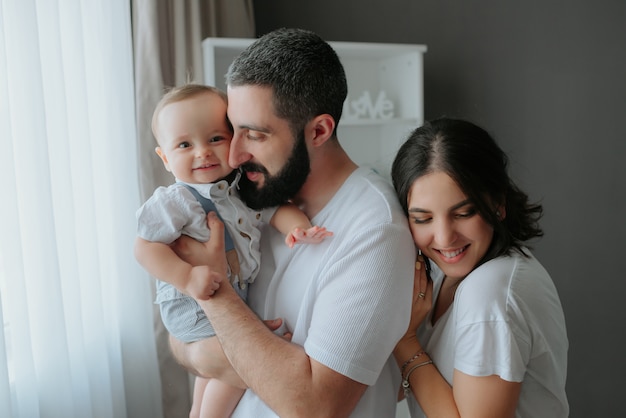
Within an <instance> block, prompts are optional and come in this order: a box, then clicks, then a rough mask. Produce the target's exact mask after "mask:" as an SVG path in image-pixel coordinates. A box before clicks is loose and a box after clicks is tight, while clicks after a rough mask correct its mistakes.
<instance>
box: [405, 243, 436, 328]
mask: <svg viewBox="0 0 626 418" xmlns="http://www.w3.org/2000/svg"><path fill="white" fill-rule="evenodd" d="M432 306H433V283H432V282H431V281H430V280H429V279H428V276H427V274H426V265H425V260H424V258H423V257H422V256H421V255H419V256H418V257H417V261H416V262H415V276H414V281H413V304H412V308H411V321H410V323H409V328H408V329H407V332H406V334H405V336H404V337H403V339H404V338H410V339H415V338H416V336H415V333H416V331H417V328H418V327H419V326H420V325H421V324H422V322H424V320H425V319H426V317H427V316H428V312H430V310H431V309H432Z"/></svg>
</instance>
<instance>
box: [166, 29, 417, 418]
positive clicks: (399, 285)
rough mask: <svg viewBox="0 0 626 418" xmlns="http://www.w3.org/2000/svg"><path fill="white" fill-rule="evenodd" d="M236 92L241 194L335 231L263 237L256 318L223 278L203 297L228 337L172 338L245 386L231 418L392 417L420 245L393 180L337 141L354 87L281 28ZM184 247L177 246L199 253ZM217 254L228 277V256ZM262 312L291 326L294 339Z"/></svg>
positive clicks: (248, 53)
mask: <svg viewBox="0 0 626 418" xmlns="http://www.w3.org/2000/svg"><path fill="white" fill-rule="evenodd" d="M227 85H228V88H227V90H228V101H229V105H228V116H229V119H230V121H231V123H232V125H233V128H234V136H233V140H232V143H231V150H230V154H229V164H230V165H231V166H233V167H240V168H241V170H242V171H243V173H244V175H243V178H244V179H247V180H248V181H247V183H245V182H244V184H243V185H242V186H241V190H240V192H241V196H242V198H243V199H244V200H245V201H246V203H248V204H249V205H250V206H252V207H255V208H260V207H267V206H272V205H276V204H280V203H283V202H285V201H286V200H291V201H292V202H294V203H295V204H296V205H298V206H299V207H300V208H301V209H302V210H303V211H304V212H305V213H306V214H307V215H308V216H309V218H310V219H311V220H312V222H313V224H317V225H324V226H325V227H326V228H328V230H329V231H332V232H333V233H334V236H333V237H332V238H328V239H326V241H324V242H323V243H322V244H319V245H314V246H313V245H309V246H300V247H298V248H295V249H289V248H287V247H286V246H285V245H284V243H283V238H282V237H281V236H280V235H279V234H276V233H274V232H273V231H272V230H271V228H265V229H264V230H263V231H262V243H261V253H262V261H261V271H260V273H259V275H258V277H257V279H256V281H255V283H254V284H253V285H252V286H251V287H250V292H249V304H250V308H251V309H252V310H251V309H250V308H248V306H246V304H245V303H244V302H243V301H242V300H241V299H240V298H239V297H238V296H237V295H236V293H235V292H234V291H233V289H232V288H231V287H230V286H228V285H227V284H225V283H227V280H226V279H225V278H224V280H223V281H222V283H224V284H222V285H221V286H220V288H219V290H217V292H216V293H215V294H212V292H213V289H207V293H206V294H205V295H204V296H203V297H202V298H201V299H204V300H200V301H199V302H200V303H201V305H202V307H203V309H204V310H205V312H206V313H207V316H208V317H209V319H210V321H211V323H212V324H213V326H214V328H215V330H216V334H217V340H219V341H216V338H211V339H209V340H208V341H203V342H201V343H192V344H187V345H183V344H181V343H177V342H175V341H174V342H173V346H172V348H173V350H174V353H175V355H176V357H177V358H178V359H179V361H180V362H181V363H182V364H184V365H185V366H186V367H187V368H189V369H190V370H192V371H194V372H195V373H198V374H201V375H205V376H208V377H214V378H218V379H221V380H224V381H227V382H229V383H231V384H235V385H239V386H241V387H248V388H249V390H248V391H246V393H245V395H244V396H243V398H242V399H241V401H240V402H239V405H238V407H237V409H236V410H235V412H234V414H233V416H234V417H252V416H254V417H275V416H281V417H286V416H309V415H314V416H329V417H341V416H353V417H372V418H374V417H376V418H379V417H392V416H394V415H395V406H396V400H397V395H398V390H399V385H400V381H401V377H400V372H399V370H398V367H397V365H395V364H394V361H393V358H391V357H390V354H391V352H392V350H393V348H394V346H395V344H396V342H397V341H398V340H399V339H400V337H401V336H402V335H403V334H404V332H405V331H406V329H407V326H408V321H409V313H410V311H411V297H412V289H413V275H414V267H413V266H414V263H415V247H414V244H413V241H412V238H411V236H410V233H409V230H408V228H407V223H406V218H405V217H404V215H403V213H402V210H401V209H400V205H399V204H398V202H397V200H396V197H395V194H394V192H393V190H392V189H391V187H390V185H389V184H387V183H386V182H385V181H384V180H383V179H382V178H381V177H379V176H378V175H377V174H375V173H374V172H372V171H371V170H367V169H363V168H358V167H357V165H356V164H355V163H354V162H352V161H351V160H350V158H349V157H348V155H347V154H346V152H345V151H344V150H343V149H342V148H341V146H340V144H339V142H338V139H337V123H338V121H339V119H340V117H341V111H342V106H343V102H344V100H345V98H346V95H347V85H346V79H345V73H344V70H343V66H342V65H341V63H340V61H339V59H338V57H337V54H336V53H335V51H333V49H332V48H331V47H330V45H329V44H328V43H326V42H324V41H323V40H322V39H321V38H320V37H319V36H317V35H315V34H314V33H312V32H308V31H304V30H297V29H280V30H277V31H274V32H271V33H269V34H267V35H265V36H263V37H262V38H260V39H258V40H257V41H256V42H254V43H253V44H252V45H251V46H250V47H249V48H247V49H246V50H245V51H244V52H242V53H241V55H240V56H239V57H238V58H236V59H235V61H234V62H233V64H232V65H231V67H230V69H229V71H228V74H227ZM209 226H210V227H211V228H212V237H211V240H210V241H209V243H208V244H206V247H207V248H209V249H211V248H213V249H215V248H221V241H220V238H221V224H220V223H219V221H217V219H216V218H215V217H214V216H213V217H211V216H210V217H209ZM187 244H190V243H184V244H181V246H180V247H179V248H178V251H179V252H181V253H182V252H185V251H191V253H192V254H194V257H195V256H198V255H199V254H198V253H199V251H197V250H187V248H191V247H192V246H191V245H189V246H188V247H187ZM196 248H197V247H196ZM203 250H204V248H203ZM208 254H209V255H208V258H206V259H203V260H205V261H206V263H207V264H209V265H211V266H212V267H213V269H214V270H215V273H214V274H221V275H222V276H225V268H223V267H222V268H216V266H224V265H225V263H224V262H223V255H221V253H219V252H217V251H208ZM218 255H219V256H218ZM186 257H187V258H188V259H190V260H191V259H192V258H193V259H194V261H195V262H196V263H197V262H199V261H197V260H198V258H197V257H195V258H194V257H192V256H191V255H189V254H187V256H186ZM216 257H217V259H216ZM203 262H204V261H203ZM253 311H254V312H253ZM255 313H256V314H255ZM257 315H258V317H257ZM259 317H260V318H261V319H270V318H282V320H283V327H281V328H284V330H285V331H286V332H287V333H288V335H289V337H291V338H290V340H289V338H283V337H281V336H280V335H277V334H275V333H272V332H271V331H270V330H269V329H268V327H267V326H266V325H265V324H264V323H263V322H262V321H261V319H259ZM270 325H272V324H270ZM220 346H221V347H220ZM222 349H223V352H222V351H221V350H222Z"/></svg>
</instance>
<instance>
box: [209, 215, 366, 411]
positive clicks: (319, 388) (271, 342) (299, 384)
mask: <svg viewBox="0 0 626 418" xmlns="http://www.w3.org/2000/svg"><path fill="white" fill-rule="evenodd" d="M208 221H209V228H210V229H211V239H210V240H209V241H208V242H207V243H205V247H206V248H207V250H208V251H207V254H214V255H215V254H224V250H223V248H224V243H223V242H224V241H223V225H222V223H221V222H220V221H219V220H218V219H217V216H215V215H214V214H209V216H208ZM207 264H210V265H211V266H215V265H216V264H215V261H211V262H209V263H207ZM221 265H225V263H222V264H221ZM213 273H215V274H221V275H224V276H225V269H223V270H222V271H221V272H217V271H213ZM198 302H199V303H200V305H201V306H202V308H203V309H204V311H205V312H206V314H207V316H208V317H209V320H210V321H211V324H212V325H213V328H214V329H215V331H216V334H217V337H218V339H219V341H220V343H221V346H222V348H223V351H224V353H225V356H226V358H227V359H228V360H229V361H230V363H231V364H232V365H233V368H234V370H235V371H236V373H237V374H238V375H239V376H241V379H242V380H243V382H245V384H246V385H247V386H248V387H250V388H251V389H252V390H253V391H254V392H255V393H256V394H257V395H258V396H259V397H260V398H261V399H262V400H263V401H264V402H265V403H266V404H267V405H268V406H269V407H270V408H271V409H272V410H274V411H275V412H276V413H277V414H278V415H279V416H281V417H288V416H310V415H311V414H314V415H315V416H329V417H341V416H348V415H350V413H351V411H352V410H353V409H354V408H355V406H356V404H357V403H358V401H359V399H360V398H361V396H362V395H363V393H364V392H365V390H366V389H367V385H364V384H362V383H359V382H356V381H354V380H352V379H350V378H348V377H346V376H344V375H342V374H340V373H337V372H335V371H333V370H331V369H330V368H328V367H326V366H324V365H322V364H321V363H318V362H317V361H315V360H313V359H311V358H310V357H309V356H308V355H307V354H306V353H305V351H304V349H303V348H302V347H301V346H298V345H296V344H292V343H290V342H289V341H287V340H285V339H283V338H280V337H279V336H277V335H275V334H274V333H272V332H271V331H270V330H269V329H268V328H267V327H266V326H265V325H264V323H263V322H262V321H261V320H260V319H259V318H258V317H257V316H256V315H255V314H254V313H253V312H252V311H251V310H250V308H248V306H247V305H246V304H245V303H244V302H243V301H242V300H241V298H239V296H238V295H237V294H236V293H235V291H234V289H232V287H230V286H222V287H221V288H220V289H219V290H218V291H217V293H216V294H215V295H214V296H212V297H211V298H209V299H206V300H199V301H198Z"/></svg>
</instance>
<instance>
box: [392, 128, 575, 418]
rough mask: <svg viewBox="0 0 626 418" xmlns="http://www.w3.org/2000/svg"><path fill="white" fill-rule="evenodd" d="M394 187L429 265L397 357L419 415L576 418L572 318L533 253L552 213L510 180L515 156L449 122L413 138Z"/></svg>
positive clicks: (400, 158) (419, 274) (396, 169)
mask: <svg viewBox="0 0 626 418" xmlns="http://www.w3.org/2000/svg"><path fill="white" fill-rule="evenodd" d="M392 180H393V183H394V187H395V189H396V192H397V194H398V198H399V199H400V203H401V204H402V205H403V207H404V210H405V212H406V213H407V215H408V217H409V223H410V228H411V233H412V235H413V239H414V241H415V244H416V245H417V247H418V249H419V251H420V252H421V254H423V256H424V257H425V258H424V257H419V261H418V263H416V275H415V277H416V280H415V290H414V298H413V300H414V304H413V312H412V317H411V323H410V325H409V329H408V331H407V333H406V335H405V336H404V337H403V338H402V339H401V340H400V342H399V343H398V345H397V346H396V348H395V350H394V356H395V358H396V361H397V362H398V366H399V367H400V368H401V372H402V379H403V381H402V386H403V388H404V389H405V394H407V395H410V394H412V395H413V396H407V398H408V403H409V409H410V411H411V416H412V417H418V416H424V415H425V416H429V417H431V416H446V417H449V416H463V417H481V418H484V417H533V418H537V417H550V418H555V417H566V416H567V415H568V413H569V407H568V403H567V397H566V394H565V377H566V371H567V348H568V341H567V334H566V329H565V318H564V316H563V310H562V307H561V303H560V301H559V297H558V294H557V291H556V289H555V287H554V284H553V282H552V279H551V278H550V276H549V275H548V273H547V272H546V270H545V269H544V268H543V267H542V266H541V264H540V263H539V262H538V261H537V260H536V259H535V258H534V257H533V255H532V254H531V252H530V251H529V250H528V247H527V246H525V243H526V242H527V241H528V240H530V239H532V238H535V237H540V236H542V235H543V233H542V231H541V229H540V228H539V225H538V220H539V218H540V217H541V215H542V207H541V205H538V204H531V203H529V202H528V196H527V195H526V194H525V193H524V192H522V191H521V190H519V189H518V188H517V186H516V185H515V184H514V183H513V181H512V180H511V179H510V178H509V176H508V174H507V157H506V155H505V154H504V152H503V151H502V150H501V149H500V148H499V147H498V145H497V144H496V143H495V142H494V140H493V139H492V138H491V137H490V136H489V134H488V133H487V132H485V131H484V130H483V129H481V128H479V127H478V126H476V125H474V124H472V123H469V122H465V121H461V120H453V119H447V118H442V119H438V120H435V121H432V122H430V123H426V124H425V125H424V126H422V127H420V128H418V129H416V130H415V131H414V132H413V133H412V134H411V135H410V137H409V139H408V140H407V141H406V143H405V144H404V145H403V146H402V147H401V148H400V150H399V152H398V155H397V156H396V159H395V161H394V163H393V167H392ZM429 260H430V261H429ZM432 262H434V264H436V266H437V268H435V267H434V266H433V271H432V281H431V280H430V278H427V270H428V267H429V263H432ZM424 263H425V264H424ZM424 265H425V266H426V267H427V268H423V266H424Z"/></svg>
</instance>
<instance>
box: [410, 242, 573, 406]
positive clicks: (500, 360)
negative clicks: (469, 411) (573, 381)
mask: <svg viewBox="0 0 626 418" xmlns="http://www.w3.org/2000/svg"><path fill="white" fill-rule="evenodd" d="M526 252H527V253H528V254H530V252H529V251H528V250H526ZM442 281H443V274H442V273H441V271H440V270H439V269H434V272H433V284H434V287H433V289H434V296H433V300H435V298H436V296H437V295H438V294H439V290H440V288H441V284H442ZM418 338H419V340H420V342H421V343H422V345H423V346H424V349H425V350H426V351H427V352H428V354H429V355H430V356H431V358H432V359H433V361H434V362H435V365H436V366H437V368H438V369H439V371H440V373H441V374H442V375H443V377H444V378H445V379H446V380H447V381H448V383H450V384H451V385H452V377H453V372H454V369H457V370H459V371H461V372H463V373H465V374H468V375H471V376H491V375H494V374H495V375H498V376H500V378H502V379H503V380H507V381H510V382H523V383H522V390H521V393H520V397H519V401H518V405H517V410H516V413H515V416H516V417H532V418H541V417H545V418H559V417H567V416H568V413H569V406H568V402H567V396H566V393H565V378H566V372H567V349H568V340H567V333H566V329H565V317H564V315H563V309H562V307H561V302H560V300H559V296H558V294H557V291H556V288H555V287H554V283H553V282H552V279H551V278H550V276H549V274H548V272H547V271H546V270H545V269H544V268H543V266H542V265H541V264H540V263H539V262H538V261H537V260H536V259H535V258H534V257H532V255H531V257H530V258H526V257H523V256H522V255H520V254H518V253H516V252H514V253H513V254H512V255H511V256H503V257H498V258H496V259H494V260H491V261H489V262H487V263H485V264H483V265H482V266H480V267H478V268H477V269H476V270H474V271H473V272H472V273H471V274H469V275H468V276H467V277H466V278H465V279H464V280H463V281H462V282H461V284H460V285H459V287H458V288H457V290H456V294H455V297H454V302H453V303H452V305H451V306H450V307H449V308H448V310H447V311H446V313H445V314H444V315H443V316H441V317H440V318H439V320H438V321H437V323H436V324H435V326H432V325H431V320H430V316H429V317H428V318H427V319H426V320H425V321H424V324H423V325H422V327H421V328H420V329H419V330H418ZM409 410H410V411H411V416H412V417H414V418H416V417H422V416H424V415H423V413H422V411H421V409H420V408H419V405H418V404H417V402H416V401H415V398H413V397H412V396H410V397H409Z"/></svg>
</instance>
